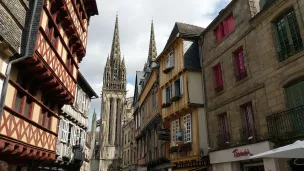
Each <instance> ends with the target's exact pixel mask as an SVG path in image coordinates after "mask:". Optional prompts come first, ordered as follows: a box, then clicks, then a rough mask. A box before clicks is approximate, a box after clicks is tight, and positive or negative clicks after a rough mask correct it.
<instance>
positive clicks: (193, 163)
mask: <svg viewBox="0 0 304 171" xmlns="http://www.w3.org/2000/svg"><path fill="white" fill-rule="evenodd" d="M209 165H210V161H209V157H204V158H203V160H199V161H191V162H186V163H179V164H176V165H175V166H174V167H173V169H174V170H175V169H183V168H191V167H197V166H199V167H208V166H209Z"/></svg>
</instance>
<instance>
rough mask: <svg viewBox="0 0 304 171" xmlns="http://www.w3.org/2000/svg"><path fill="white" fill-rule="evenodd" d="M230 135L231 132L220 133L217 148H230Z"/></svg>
mask: <svg viewBox="0 0 304 171" xmlns="http://www.w3.org/2000/svg"><path fill="white" fill-rule="evenodd" d="M229 141H230V135H229V132H220V133H219V134H218V135H217V146H218V148H220V149H223V148H229V147H230V142H229Z"/></svg>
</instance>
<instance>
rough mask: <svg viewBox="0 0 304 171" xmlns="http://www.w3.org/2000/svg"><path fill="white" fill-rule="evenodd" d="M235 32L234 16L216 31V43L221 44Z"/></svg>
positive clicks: (227, 19)
mask: <svg viewBox="0 0 304 171" xmlns="http://www.w3.org/2000/svg"><path fill="white" fill-rule="evenodd" d="M233 30H234V17H233V15H230V16H229V17H227V18H226V19H225V20H224V21H222V22H221V23H220V24H219V25H218V26H217V27H216V29H215V35H216V42H220V41H221V40H222V39H223V38H224V37H226V36H227V35H228V34H230V33H231V32H232V31H233Z"/></svg>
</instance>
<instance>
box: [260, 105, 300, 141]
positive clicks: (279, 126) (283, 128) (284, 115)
mask: <svg viewBox="0 0 304 171" xmlns="http://www.w3.org/2000/svg"><path fill="white" fill-rule="evenodd" d="M266 120H267V127H268V133H269V138H270V139H272V140H280V139H292V138H296V137H299V136H303V135H304V105H303V106H300V107H297V108H293V109H290V110H286V111H284V112H281V113H277V114H274V115H270V116H268V117H266Z"/></svg>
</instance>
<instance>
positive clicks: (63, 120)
mask: <svg viewBox="0 0 304 171" xmlns="http://www.w3.org/2000/svg"><path fill="white" fill-rule="evenodd" d="M92 98H98V96H97V94H96V93H95V92H94V90H93V89H92V88H91V86H90V85H89V84H88V82H87V81H86V80H85V78H84V77H83V75H82V74H81V73H80V72H78V83H77V96H76V99H75V102H74V104H73V105H64V106H63V107H62V109H61V112H60V113H59V117H60V121H59V126H58V127H59V130H58V138H57V144H56V156H57V158H56V161H55V162H54V163H50V164H46V165H45V166H43V167H41V168H43V169H45V170H47V169H54V168H56V169H59V168H60V169H62V170H78V169H79V168H80V169H81V171H83V170H85V169H86V168H87V167H86V166H87V165H88V160H86V161H85V153H86V152H87V151H88V149H86V146H85V142H86V136H87V129H88V117H89V109H90V101H91V99H92Z"/></svg>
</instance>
